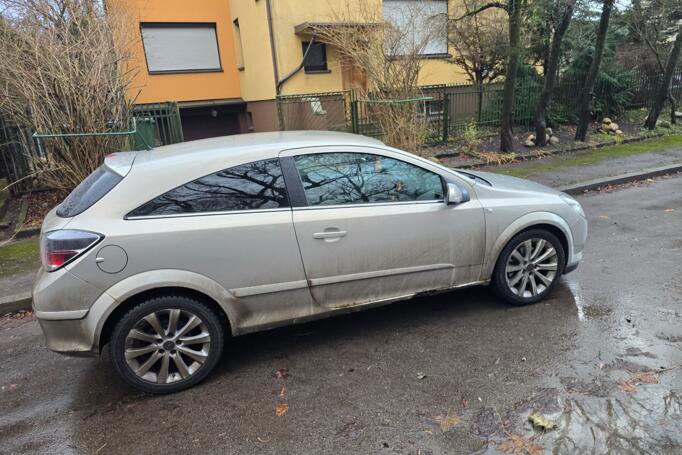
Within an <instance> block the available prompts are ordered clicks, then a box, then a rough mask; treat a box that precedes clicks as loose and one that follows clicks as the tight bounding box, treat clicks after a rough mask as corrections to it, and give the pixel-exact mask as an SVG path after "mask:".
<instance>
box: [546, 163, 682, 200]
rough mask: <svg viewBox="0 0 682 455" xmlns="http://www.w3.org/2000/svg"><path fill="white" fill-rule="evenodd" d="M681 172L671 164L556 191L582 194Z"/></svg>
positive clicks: (681, 167)
mask: <svg viewBox="0 0 682 455" xmlns="http://www.w3.org/2000/svg"><path fill="white" fill-rule="evenodd" d="M680 171H682V164H680V163H678V164H672V165H668V166H661V167H656V168H652V169H646V170H643V171H635V172H629V173H627V174H621V175H616V176H613V177H601V178H598V179H593V180H587V181H585V182H578V183H572V184H570V185H562V186H560V187H557V188H556V189H557V190H559V191H563V192H564V193H568V194H573V195H576V194H582V193H584V192H585V191H590V190H596V189H599V188H601V187H603V186H605V185H620V184H622V183H629V182H635V181H638V180H646V179H649V178H653V177H659V176H661V175H666V174H674V173H676V172H680Z"/></svg>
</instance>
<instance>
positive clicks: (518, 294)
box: [492, 229, 566, 305]
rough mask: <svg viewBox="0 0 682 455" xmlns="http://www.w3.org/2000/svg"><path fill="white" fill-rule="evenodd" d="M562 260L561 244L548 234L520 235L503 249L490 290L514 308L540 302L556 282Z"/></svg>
mask: <svg viewBox="0 0 682 455" xmlns="http://www.w3.org/2000/svg"><path fill="white" fill-rule="evenodd" d="M565 258H566V255H565V252H564V248H563V246H562V244H561V242H560V241H559V239H557V237H556V236H555V235H554V234H552V233H551V232H548V231H545V230H542V229H532V230H529V231H525V232H522V233H520V234H518V235H516V236H515V237H514V238H512V239H511V240H510V241H509V243H508V244H507V246H505V247H504V249H503V250H502V253H501V254H500V257H499V258H498V260H497V264H496V265H495V270H494V272H493V277H492V285H493V289H494V290H495V292H496V293H497V295H499V296H500V297H502V298H503V299H505V300H506V301H508V302H510V303H512V304H515V305H525V304H529V303H535V302H537V301H539V300H542V299H543V298H545V297H546V296H547V295H548V294H549V293H550V292H552V290H553V289H554V287H555V286H556V285H557V283H558V282H559V278H560V277H561V274H562V273H563V271H564V265H565V264H566V259H565Z"/></svg>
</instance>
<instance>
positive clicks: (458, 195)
mask: <svg viewBox="0 0 682 455" xmlns="http://www.w3.org/2000/svg"><path fill="white" fill-rule="evenodd" d="M470 199H471V198H470V197H469V192H468V191H466V190H464V189H462V188H460V187H459V186H458V185H456V184H455V183H448V184H447V192H446V194H445V203H446V204H447V205H456V204H462V203H464V202H468V201H469V200H470Z"/></svg>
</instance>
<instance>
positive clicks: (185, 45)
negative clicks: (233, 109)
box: [141, 23, 222, 73]
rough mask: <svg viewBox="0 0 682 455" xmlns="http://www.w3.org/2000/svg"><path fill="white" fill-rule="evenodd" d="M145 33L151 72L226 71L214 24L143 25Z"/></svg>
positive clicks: (144, 37)
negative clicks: (221, 59)
mask: <svg viewBox="0 0 682 455" xmlns="http://www.w3.org/2000/svg"><path fill="white" fill-rule="evenodd" d="M141 32H142V43H143V45H144V53H145V57H146V59H147V68H148V69H149V72H150V73H181V72H209V71H221V69H222V68H221V65H220V55H219V52H218V40H217V38H216V26H215V24H213V23H205V24H204V23H202V24H189V23H143V24H141Z"/></svg>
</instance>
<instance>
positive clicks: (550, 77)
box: [535, 0, 575, 147]
mask: <svg viewBox="0 0 682 455" xmlns="http://www.w3.org/2000/svg"><path fill="white" fill-rule="evenodd" d="M552 6H554V7H555V8H553V9H556V10H558V13H559V22H558V24H557V25H556V28H555V29H554V33H553V34H552V43H551V45H550V49H549V58H548V59H547V65H546V67H545V74H544V83H543V86H542V92H541V93H540V99H539V100H538V103H537V105H536V106H535V144H536V145H538V146H540V147H543V146H545V145H546V144H547V134H546V132H545V131H546V129H547V120H546V118H545V117H546V112H547V106H548V105H549V101H550V100H551V98H552V94H553V92H554V86H555V84H556V77H557V71H558V69H559V61H560V59H561V43H562V41H563V39H564V35H565V34H566V31H567V30H568V25H569V24H570V23H571V18H572V16H573V9H574V7H575V0H558V2H557V3H556V4H553V5H552Z"/></svg>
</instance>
